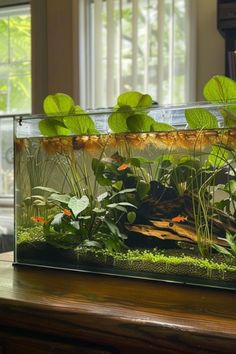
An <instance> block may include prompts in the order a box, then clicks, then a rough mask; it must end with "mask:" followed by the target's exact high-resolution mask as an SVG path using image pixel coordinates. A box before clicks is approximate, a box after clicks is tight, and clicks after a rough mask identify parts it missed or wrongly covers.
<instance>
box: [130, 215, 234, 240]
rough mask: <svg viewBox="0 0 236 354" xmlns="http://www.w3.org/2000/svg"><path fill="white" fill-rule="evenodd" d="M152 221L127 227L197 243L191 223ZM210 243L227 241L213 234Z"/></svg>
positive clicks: (132, 230) (138, 231)
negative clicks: (148, 223)
mask: <svg viewBox="0 0 236 354" xmlns="http://www.w3.org/2000/svg"><path fill="white" fill-rule="evenodd" d="M150 223H151V225H140V224H137V225H127V226H126V228H127V229H128V230H129V231H131V232H136V233H140V234H142V235H145V236H152V237H157V238H159V239H161V240H174V241H186V242H192V243H197V241H198V238H197V234H196V232H195V229H194V227H192V226H190V225H187V224H180V223H175V222H172V221H171V220H169V221H168V220H165V221H157V220H150ZM209 243H211V244H217V245H220V246H227V243H226V241H224V240H222V239H219V238H218V237H217V236H216V235H213V238H212V240H210V241H209Z"/></svg>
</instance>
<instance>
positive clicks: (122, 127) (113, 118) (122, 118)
mask: <svg viewBox="0 0 236 354" xmlns="http://www.w3.org/2000/svg"><path fill="white" fill-rule="evenodd" d="M132 112H133V110H132V109H131V108H130V107H129V106H123V107H120V108H118V109H117V110H116V111H115V112H113V113H112V114H111V115H110V116H109V118H108V125H109V128H110V129H111V130H112V131H113V132H114V133H123V132H127V131H128V127H127V123H126V120H127V118H128V117H129V116H130V115H131V114H132Z"/></svg>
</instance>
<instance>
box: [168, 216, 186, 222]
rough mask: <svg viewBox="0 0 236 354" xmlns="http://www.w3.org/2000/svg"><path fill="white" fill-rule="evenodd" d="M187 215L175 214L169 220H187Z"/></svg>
mask: <svg viewBox="0 0 236 354" xmlns="http://www.w3.org/2000/svg"><path fill="white" fill-rule="evenodd" d="M187 219H188V217H187V216H181V215H178V216H175V217H174V218H172V219H171V221H173V222H183V221H187Z"/></svg>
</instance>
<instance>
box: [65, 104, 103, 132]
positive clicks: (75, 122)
mask: <svg viewBox="0 0 236 354" xmlns="http://www.w3.org/2000/svg"><path fill="white" fill-rule="evenodd" d="M75 114H76V115H74V116H68V117H64V118H63V122H64V124H65V126H66V127H67V128H69V129H70V130H71V131H72V132H73V133H75V134H96V133H98V131H97V130H96V127H95V124H94V122H93V120H92V118H91V117H90V116H89V115H88V114H87V113H86V112H85V111H84V110H83V109H82V108H81V107H80V106H76V107H75Z"/></svg>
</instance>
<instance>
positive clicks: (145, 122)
mask: <svg viewBox="0 0 236 354" xmlns="http://www.w3.org/2000/svg"><path fill="white" fill-rule="evenodd" d="M154 123H155V120H154V119H153V118H152V117H150V116H148V115H147V114H134V115H132V116H130V117H129V118H128V119H127V126H128V128H129V130H130V131H131V132H148V131H150V129H151V126H152V124H154Z"/></svg>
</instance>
